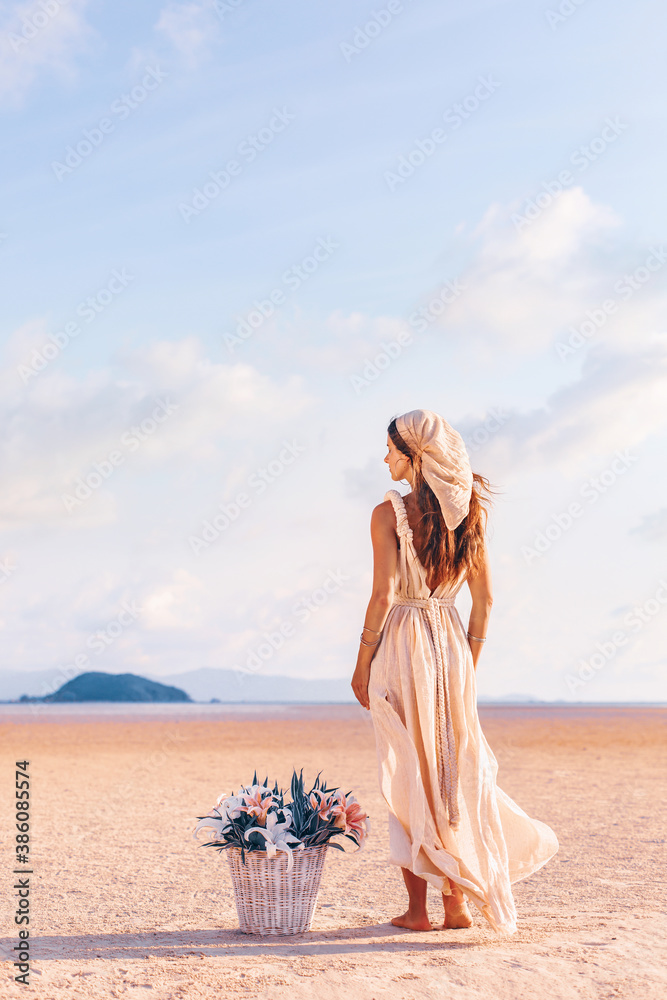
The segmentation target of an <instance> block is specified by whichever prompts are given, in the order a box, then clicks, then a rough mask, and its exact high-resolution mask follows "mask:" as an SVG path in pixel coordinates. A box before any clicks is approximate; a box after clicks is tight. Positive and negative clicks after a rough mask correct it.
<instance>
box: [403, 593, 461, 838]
mask: <svg viewBox="0 0 667 1000" xmlns="http://www.w3.org/2000/svg"><path fill="white" fill-rule="evenodd" d="M393 603H394V605H403V606H405V607H409V608H420V609H423V610H424V611H426V618H427V621H428V623H429V627H430V630H431V638H432V640H433V648H434V649H435V662H436V744H437V758H438V781H439V784H440V794H441V795H442V800H443V802H444V804H445V808H446V810H447V814H448V819H449V825H450V826H451V827H452V829H454V830H455V829H456V828H457V827H458V825H459V818H460V817H459V805H458V784H459V773H458V762H457V759H456V739H455V737H454V726H453V724H452V714H451V708H450V702H449V676H448V673H449V671H448V667H449V659H448V655H447V639H446V637H445V633H444V629H443V627H442V620H441V617H440V613H439V610H438V609H439V608H453V607H454V606H455V598H453V597H401V596H398V595H394V601H393Z"/></svg>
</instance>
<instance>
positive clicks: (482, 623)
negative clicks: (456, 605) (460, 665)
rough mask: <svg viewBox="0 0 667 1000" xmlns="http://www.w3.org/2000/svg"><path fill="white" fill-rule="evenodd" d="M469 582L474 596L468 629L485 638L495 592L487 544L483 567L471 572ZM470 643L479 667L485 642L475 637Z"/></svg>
mask: <svg viewBox="0 0 667 1000" xmlns="http://www.w3.org/2000/svg"><path fill="white" fill-rule="evenodd" d="M467 582H468V587H469V588H470V596H471V597H472V608H471V609H470V618H469V620H468V631H469V632H470V634H471V635H476V636H479V637H480V638H481V639H484V638H486V629H487V626H488V624H489V617H490V615H491V605H492V604H493V593H492V590H491V565H490V563H489V552H488V549H487V547H486V545H485V546H484V555H483V561H482V568H481V569H480V570H479V571H478V572H477V573H469V574H468V578H467ZM468 644H469V645H470V651H471V653H472V662H473V666H474V667H475V669H477V661H478V659H479V654H480V653H481V652H482V646H483V645H484V644H483V643H481V642H475V640H474V639H468Z"/></svg>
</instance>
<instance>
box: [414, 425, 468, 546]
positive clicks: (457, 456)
mask: <svg viewBox="0 0 667 1000" xmlns="http://www.w3.org/2000/svg"><path fill="white" fill-rule="evenodd" d="M396 429H397V431H398V433H399V434H400V435H401V437H402V438H403V440H404V441H405V443H406V444H407V445H408V447H409V448H410V449H411V450H412V451H413V452H416V454H417V455H419V457H420V459H421V469H422V475H423V476H424V479H425V480H426V482H427V483H428V485H429V486H430V487H431V489H432V490H433V492H434V493H435V495H436V497H437V498H438V503H439V504H440V509H441V510H442V516H443V517H444V519H445V524H446V525H447V527H448V528H449V530H450V531H453V529H454V528H458V526H459V524H460V523H461V521H463V519H464V518H465V517H466V516H467V514H468V511H469V509H470V495H471V493H472V483H473V478H472V469H471V468H470V459H469V458H468V452H467V451H466V446H465V443H464V441H463V438H462V437H461V435H460V434H459V432H458V431H455V430H454V428H453V427H451V426H450V425H449V424H448V423H447V421H446V420H445V419H444V418H443V417H441V416H440V415H439V414H437V413H433V411H432V410H410V412H409V413H404V414H403V415H402V416H400V417H396Z"/></svg>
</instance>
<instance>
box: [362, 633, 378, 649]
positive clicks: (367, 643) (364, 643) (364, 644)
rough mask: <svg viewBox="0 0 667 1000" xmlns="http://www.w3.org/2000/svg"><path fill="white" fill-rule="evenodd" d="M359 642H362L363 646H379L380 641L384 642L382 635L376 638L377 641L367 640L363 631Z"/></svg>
mask: <svg viewBox="0 0 667 1000" xmlns="http://www.w3.org/2000/svg"><path fill="white" fill-rule="evenodd" d="M359 642H360V643H361V644H362V646H377V644H378V643H379V642H382V636H380V638H379V639H376V640H375V642H366V640H365V639H364V635H363V632H362V634H361V635H360V636H359Z"/></svg>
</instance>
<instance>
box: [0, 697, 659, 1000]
mask: <svg viewBox="0 0 667 1000" xmlns="http://www.w3.org/2000/svg"><path fill="white" fill-rule="evenodd" d="M56 708H59V710H58V711H56ZM10 709H11V710H10ZM480 717H481V720H482V726H483V728H484V732H485V734H486V736H487V739H488V740H489V742H490V744H491V747H492V748H493V750H494V752H495V754H496V756H497V758H498V762H499V775H498V783H499V785H500V787H501V788H503V789H504V790H505V791H506V792H507V793H508V794H509V795H511V796H512V797H513V798H514V799H515V800H516V802H517V803H518V804H519V805H520V806H521V807H522V808H523V809H525V810H526V812H528V813H529V814H530V815H533V816H535V817H537V818H539V819H542V820H544V821H545V822H547V823H549V825H551V826H552V827H553V829H554V830H555V831H556V833H557V835H558V838H559V841H560V850H559V853H558V854H557V855H556V857H555V858H554V859H553V860H552V861H551V862H550V863H549V864H548V865H547V866H546V867H544V868H543V869H542V870H541V871H539V872H538V873H536V874H535V875H533V876H532V877H531V878H529V879H527V880H525V881H523V882H519V883H517V884H516V885H515V886H514V891H515V898H516V903H517V908H518V912H519V930H518V933H517V934H516V935H515V936H514V938H513V939H512V940H510V941H499V940H497V939H496V938H495V937H494V935H493V932H492V931H491V930H490V928H488V925H486V923H485V922H484V921H483V920H482V918H481V915H480V914H479V913H478V912H477V911H474V914H473V915H474V921H475V922H474V926H473V927H471V928H469V929H466V930H447V931H434V932H428V933H427V932H425V933H413V932H409V931H403V930H398V929H397V928H394V927H393V926H392V925H391V924H390V923H389V920H390V918H391V917H392V916H393V915H395V914H397V913H400V912H402V911H403V909H404V903H405V893H404V889H403V885H402V879H401V876H400V871H399V869H398V868H396V867H394V866H391V865H389V864H387V862H386V858H387V856H388V845H387V815H386V807H385V805H384V803H383V801H382V799H381V797H380V794H379V790H378V787H377V778H376V758H375V745H374V739H373V730H372V727H371V724H370V720H369V718H368V716H367V714H366V713H365V712H364V711H363V710H362V709H360V708H359V709H358V708H356V707H355V706H319V707H317V706H316V707H310V706H301V707H298V708H282V709H276V708H270V707H267V708H263V707H262V706H256V707H254V708H246V709H244V710H239V711H235V712H229V711H227V710H225V707H224V706H221V705H217V706H210V707H209V706H202V707H201V709H199V707H198V706H185V707H184V708H181V709H180V710H179V711H176V710H172V711H171V713H165V714H161V713H159V712H158V713H156V714H151V713H150V712H148V711H146V710H142V709H140V708H139V707H136V708H135V709H134V710H132V711H129V712H125V713H123V712H122V711H121V710H120V709H119V708H115V709H114V710H113V711H111V710H109V709H108V708H107V709H100V710H97V711H91V710H90V707H89V706H87V707H86V708H85V709H83V708H82V707H81V706H79V707H78V708H77V710H76V711H74V710H72V709H64V708H61V707H56V706H53V707H50V708H49V710H44V711H42V712H40V713H38V714H35V713H33V712H31V710H30V707H29V706H25V707H24V706H22V707H21V709H20V710H19V709H18V707H10V706H0V719H1V720H2V755H1V758H0V759H1V761H2V788H3V790H4V791H3V796H2V800H3V822H2V827H3V829H4V830H8V829H11V830H13V817H12V815H11V811H10V810H11V807H12V806H13V788H14V781H13V777H12V775H13V771H14V761H16V760H22V759H27V760H29V761H30V762H31V764H30V773H31V779H30V780H31V794H32V820H31V824H32V826H31V847H32V853H31V866H32V871H33V874H32V875H31V890H32V895H31V923H30V932H31V945H32V968H31V978H30V984H31V985H30V989H31V991H34V992H35V993H37V994H39V995H41V996H43V997H48V998H49V1000H51V998H54V1000H55V998H60V997H65V996H67V997H107V996H109V997H126V996H127V997H133V996H138V997H140V996H151V997H155V998H172V997H173V998H188V997H200V996H201V997H209V996H211V995H212V994H211V991H214V994H213V995H215V996H224V997H227V996H229V997H236V996H243V997H246V996H247V997H266V998H271V1000H273V998H276V1000H282V998H288V997H290V998H292V997H312V996H313V995H314V994H315V993H317V995H318V997H319V998H320V1000H329V998H334V997H348V996H350V997H351V996H355V997H360V998H363V1000H367V998H368V1000H371V998H376V1000H380V998H381V997H392V998H393V1000H410V998H414V1000H416V998H422V997H428V998H435V997H438V998H440V997H443V996H447V995H455V996H457V997H458V998H461V1000H467V998H482V997H484V998H499V1000H505V998H506V1000H516V998H517V997H521V998H539V1000H543V998H544V996H545V995H547V991H548V996H549V997H550V998H563V1000H566V998H567V1000H569V998H577V1000H580V998H589V997H590V998H591V1000H593V998H594V1000H612V998H616V997H628V998H630V997H633V998H641V1000H649V998H654V997H655V998H658V997H661V998H662V997H664V996H665V995H666V994H667V973H666V971H665V969H666V966H667V963H666V961H665V958H666V951H667V947H666V945H665V942H666V941H667V917H666V916H665V912H664V898H665V885H666V883H667V876H665V868H666V866H665V854H666V852H665V826H666V822H665V821H666V818H667V807H666V806H665V801H664V795H663V794H662V792H663V789H664V775H665V765H666V763H667V759H666V758H667V754H666V743H667V737H666V731H667V730H666V726H665V722H666V721H667V709H663V708H646V709H641V708H592V707H591V708H583V707H582V708H548V707H544V708H542V707H525V708H524V707H522V708H499V707H481V708H480ZM293 765H296V766H297V767H299V768H300V767H303V768H304V772H305V776H306V778H308V779H310V778H312V777H314V776H315V774H316V773H317V772H318V771H320V770H322V771H323V776H324V778H326V779H327V780H328V782H329V784H336V785H342V786H344V788H345V790H348V789H353V790H354V792H355V794H356V795H357V797H358V799H359V801H360V802H361V804H362V805H363V806H364V808H365V809H366V810H367V812H368V813H369V815H370V817H371V821H372V831H371V835H370V837H369V840H368V843H367V845H366V847H365V848H364V850H363V851H362V852H360V853H359V854H358V855H357V856H355V854H354V853H351V854H350V855H349V856H348V857H343V855H341V854H340V853H339V852H336V851H329V852H328V856H327V860H326V864H325V870H324V876H323V880H322V886H321V890H320V895H319V902H318V907H317V910H316V913H315V917H314V920H313V926H312V930H311V931H310V932H309V933H307V934H305V935H303V936H299V937H296V936H295V937H287V938H280V937H276V938H255V937H249V936H246V935H242V934H241V933H240V932H239V931H238V928H237V918H236V911H235V908H234V900H233V895H232V889H231V880H230V876H229V872H228V867H227V860H226V858H225V856H224V855H218V854H217V852H215V851H214V850H211V849H207V848H203V847H199V846H198V845H197V843H196V842H195V841H194V840H192V839H191V831H192V828H193V825H194V822H195V817H196V816H198V815H203V814H204V813H206V812H207V811H208V810H209V808H210V807H211V806H212V805H213V803H214V802H215V800H216V799H217V797H218V795H220V794H221V793H222V792H223V791H224V792H227V793H229V792H231V791H233V790H236V789H237V788H238V786H239V785H240V784H243V783H247V782H249V781H250V780H251V778H252V773H253V770H254V769H255V768H256V769H257V772H258V775H259V777H260V778H263V777H264V775H265V773H266V774H268V776H269V778H270V779H274V778H275V779H277V780H278V782H279V784H283V785H287V783H288V781H289V778H290V776H291V772H292V766H293ZM10 796H11V798H10ZM3 840H4V844H3V847H2V863H3V871H4V883H5V885H6V886H9V885H10V884H11V883H10V881H9V880H10V878H13V877H14V876H13V875H12V874H11V873H12V871H13V868H14V862H13V837H12V839H11V840H9V841H8V840H7V838H3ZM349 846H350V848H351V849H352V845H351V844H350V845H349ZM429 892H430V890H429ZM429 898H430V905H431V915H432V919H433V920H434V921H435V920H438V919H441V906H440V900H439V898H438V897H437V895H436V893H435V892H433V893H432V895H431V896H430V897H429ZM3 900H4V901H3V907H2V918H3V920H2V941H1V946H2V954H3V958H4V959H5V961H4V963H3V972H2V980H3V984H2V985H3V995H5V996H8V997H18V996H24V995H25V992H24V987H22V986H21V985H20V984H17V983H15V982H14V981H13V976H14V971H13V967H12V966H11V964H10V963H11V961H12V959H11V955H12V948H13V947H14V945H15V944H16V943H17V940H18V938H17V936H16V928H15V927H14V923H13V919H14V910H15V905H16V904H15V899H14V897H13V896H12V895H11V893H8V892H5V893H4V894H3ZM149 991H150V992H149Z"/></svg>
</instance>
